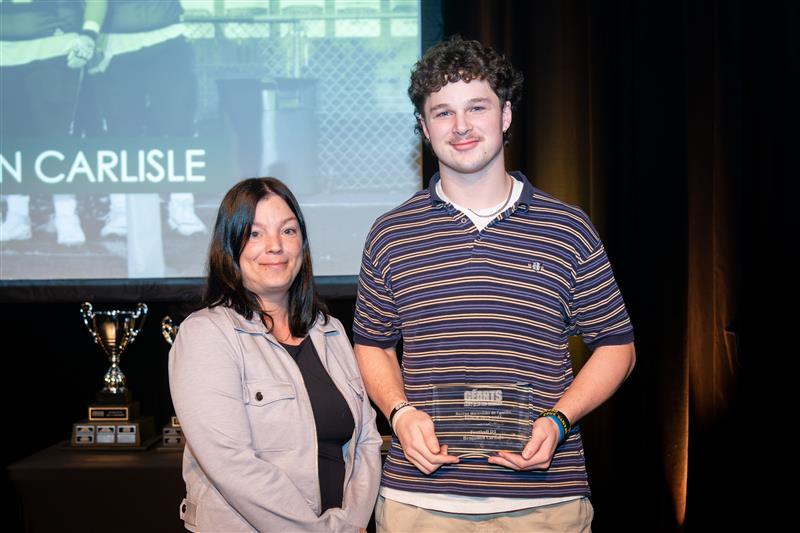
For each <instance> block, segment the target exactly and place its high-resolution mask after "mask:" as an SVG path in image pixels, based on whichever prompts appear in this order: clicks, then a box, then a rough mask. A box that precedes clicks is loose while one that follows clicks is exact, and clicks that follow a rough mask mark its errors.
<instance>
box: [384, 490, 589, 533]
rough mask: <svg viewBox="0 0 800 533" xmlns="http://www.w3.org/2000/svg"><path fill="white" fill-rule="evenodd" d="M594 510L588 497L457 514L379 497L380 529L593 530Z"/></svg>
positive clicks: (405, 532) (424, 532)
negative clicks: (511, 508) (490, 512)
mask: <svg viewBox="0 0 800 533" xmlns="http://www.w3.org/2000/svg"><path fill="white" fill-rule="evenodd" d="M593 516H594V510H593V508H592V504H591V503H590V502H589V499H588V498H581V499H578V500H571V501H568V502H565V503H557V504H554V505H545V506H543V507H533V508H531V509H522V510H519V511H511V512H508V513H492V514H456V513H444V512H441V511H431V510H429V509H422V508H421V507H415V506H413V505H406V504H405V503H399V502H396V501H393V500H387V499H385V498H383V497H382V496H380V497H378V503H377V505H376V506H375V524H376V526H377V527H376V529H377V532H378V533H412V532H413V533H447V532H452V533H466V532H470V531H474V532H480V533H490V532H495V531H496V532H505V531H513V532H520V533H522V532H525V533H538V532H553V533H556V532H557V533H562V532H569V533H572V532H579V533H585V532H590V531H591V530H592V529H591V526H592V517H593Z"/></svg>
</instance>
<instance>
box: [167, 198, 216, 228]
mask: <svg viewBox="0 0 800 533" xmlns="http://www.w3.org/2000/svg"><path fill="white" fill-rule="evenodd" d="M167 210H168V213H169V216H168V218H167V222H168V223H169V227H170V228H172V229H173V230H175V231H177V232H178V233H180V234H181V235H186V236H189V235H194V234H195V233H208V229H207V228H206V225H205V224H203V221H202V220H200V217H198V216H197V214H196V213H195V212H194V204H193V203H192V202H185V201H174V200H170V202H169V204H168V209H167Z"/></svg>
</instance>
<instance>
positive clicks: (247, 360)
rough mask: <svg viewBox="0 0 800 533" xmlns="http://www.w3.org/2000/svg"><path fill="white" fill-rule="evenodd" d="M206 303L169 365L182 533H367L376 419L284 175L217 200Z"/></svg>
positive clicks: (376, 465)
mask: <svg viewBox="0 0 800 533" xmlns="http://www.w3.org/2000/svg"><path fill="white" fill-rule="evenodd" d="M204 305H205V308H204V309H202V310H200V311H197V312H195V313H193V314H191V315H190V316H189V317H188V318H186V319H185V320H184V321H183V322H182V324H181V328H180V331H179V332H178V335H177V337H176V339H175V343H174V345H173V347H172V349H171V351H170V358H169V378H170V390H171V392H172V399H173V402H174V405H175V412H176V414H177V416H178V418H179V419H180V421H181V427H182V428H183V431H184V435H185V437H186V448H185V451H184V457H183V477H184V480H185V481H186V498H185V500H184V501H183V502H182V503H181V506H180V516H181V518H182V519H183V521H184V524H185V526H186V528H187V529H189V530H192V531H353V532H356V531H364V528H365V527H366V525H367V522H368V521H369V518H370V515H371V514H372V510H373V506H374V503H375V499H376V497H377V493H378V482H379V477H380V464H381V459H380V445H381V438H380V435H379V434H378V431H377V428H376V426H375V412H374V410H373V409H372V407H371V406H370V403H369V399H368V398H367V394H366V391H365V390H364V385H363V383H362V381H361V377H360V375H359V373H358V367H357V365H356V362H355V358H354V355H353V351H352V347H351V345H350V341H349V340H348V338H347V334H346V333H345V331H344V329H343V328H342V325H341V323H340V322H339V321H338V320H337V319H336V318H334V317H332V316H330V315H328V314H327V312H326V310H325V307H324V305H323V304H322V302H321V301H320V299H319V296H318V294H317V291H316V287H315V284H314V274H313V268H312V265H311V252H310V249H309V244H308V235H307V234H306V225H305V221H304V218H303V214H302V213H301V211H300V207H299V206H298V204H297V200H296V199H295V197H294V195H293V194H292V193H291V192H290V191H289V189H288V188H287V187H286V186H285V185H284V184H283V183H281V182H280V181H279V180H277V179H275V178H252V179H248V180H244V181H242V182H240V183H238V184H236V185H235V186H234V187H233V188H232V189H231V190H229V191H228V193H227V194H226V195H225V197H224V199H223V200H222V204H221V205H220V207H219V212H218V215H217V220H216V224H215V226H214V230H213V234H212V239H211V245H210V249H209V254H208V278H207V286H206V292H205V298H204Z"/></svg>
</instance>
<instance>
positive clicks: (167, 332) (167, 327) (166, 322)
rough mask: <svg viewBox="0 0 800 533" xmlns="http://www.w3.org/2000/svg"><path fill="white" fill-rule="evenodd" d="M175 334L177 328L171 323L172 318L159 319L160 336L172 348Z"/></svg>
mask: <svg viewBox="0 0 800 533" xmlns="http://www.w3.org/2000/svg"><path fill="white" fill-rule="evenodd" d="M177 334H178V326H176V325H175V324H174V323H173V322H172V318H171V317H170V316H169V315H167V316H165V317H164V318H163V319H161V335H162V336H163V337H164V340H165V341H167V344H169V345H170V346H172V343H173V342H174V341H175V335H177Z"/></svg>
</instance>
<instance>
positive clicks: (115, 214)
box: [100, 211, 128, 237]
mask: <svg viewBox="0 0 800 533" xmlns="http://www.w3.org/2000/svg"><path fill="white" fill-rule="evenodd" d="M127 234H128V215H127V213H126V212H125V211H109V213H108V215H106V225H105V226H103V229H101V230H100V236H101V237H109V236H111V235H114V236H116V237H124V236H125V235H127Z"/></svg>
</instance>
